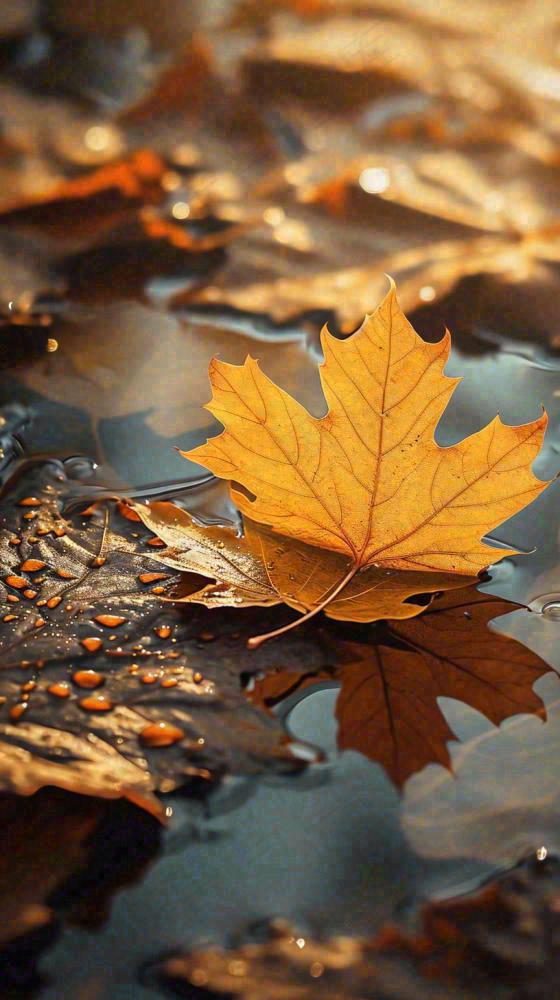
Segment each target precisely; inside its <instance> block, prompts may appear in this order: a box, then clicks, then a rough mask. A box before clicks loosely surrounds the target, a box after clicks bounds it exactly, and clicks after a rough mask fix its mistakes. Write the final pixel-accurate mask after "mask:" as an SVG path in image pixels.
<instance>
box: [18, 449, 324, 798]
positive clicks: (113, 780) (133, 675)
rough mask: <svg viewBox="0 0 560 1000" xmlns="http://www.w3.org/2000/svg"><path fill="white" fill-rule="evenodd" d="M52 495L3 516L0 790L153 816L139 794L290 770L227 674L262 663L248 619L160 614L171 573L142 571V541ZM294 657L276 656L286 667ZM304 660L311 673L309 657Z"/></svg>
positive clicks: (272, 731) (273, 736)
mask: <svg viewBox="0 0 560 1000" xmlns="http://www.w3.org/2000/svg"><path fill="white" fill-rule="evenodd" d="M51 469H52V467H51ZM59 478H60V476H59ZM64 486H65V484H64V483H63V484H62V488H64ZM60 488H61V484H60V481H59V479H58V480H57V477H56V475H55V476H54V477H53V476H52V475H49V472H48V467H47V470H44V471H43V472H42V473H39V475H28V476H26V477H25V478H24V479H23V480H22V481H20V482H19V483H18V489H17V493H16V492H15V490H14V491H13V494H12V498H10V499H9V500H8V501H5V502H4V505H3V516H4V519H5V522H6V521H7V526H6V528H5V529H4V531H3V532H2V535H1V546H0V552H1V556H2V564H3V565H2V584H1V591H2V595H3V599H2V618H3V623H2V632H3V642H2V652H1V657H0V663H1V666H2V673H1V685H0V688H1V698H2V703H1V706H0V718H1V719H2V720H3V721H1V722H0V741H1V744H2V746H1V750H2V753H1V754H0V783H1V784H2V787H4V788H5V789H9V790H13V791H17V792H20V793H24V794H29V793H30V792H32V791H34V790H35V789H36V788H38V787H41V786H42V785H45V784H49V785H57V786H59V787H62V788H66V789H68V790H74V791H81V792H82V793H89V794H95V795H101V796H106V797H109V798H114V797H119V796H127V797H129V798H131V799H132V800H133V801H135V802H137V803H139V804H141V805H143V806H146V807H148V808H149V809H151V810H153V811H156V812H157V811H158V804H157V802H156V800H155V799H154V797H153V791H154V790H164V791H170V790H171V789H173V788H175V787H176V786H177V785H180V784H182V783H184V782H185V781H187V782H188V781H189V780H191V779H199V780H202V781H203V782H205V781H206V782H208V781H210V779H212V778H214V777H216V776H219V775H220V774H222V773H223V772H227V771H230V770H233V771H236V772H254V771H259V770H261V769H262V768H263V767H267V768H269V767H272V768H273V769H274V768H275V767H277V768H279V769H288V770H289V769H291V768H292V767H294V766H298V760H299V763H300V764H301V757H300V758H298V757H297V748H295V746H294V751H293V752H292V749H291V746H292V745H291V744H290V741H289V738H288V737H287V736H286V734H285V733H284V730H283V729H282V726H281V725H280V724H279V723H277V722H276V721H274V720H272V719H270V717H267V716H266V715H264V714H262V713H261V712H259V711H257V710H255V709H253V708H252V707H251V706H249V705H248V703H247V701H246V699H245V698H244V696H243V694H242V692H241V687H240V675H241V674H242V673H243V672H244V671H250V670H251V669H254V670H258V669H261V668H262V667H265V666H266V665H267V664H268V663H269V662H270V661H269V659H267V656H268V654H267V653H266V651H264V652H263V655H262V656H261V657H260V658H259V657H257V658H256V659H255V658H254V657H253V656H252V654H251V653H249V651H247V650H246V648H245V639H246V636H247V635H248V634H251V630H252V629H254V621H251V619H250V618H249V619H248V620H247V619H243V617H241V618H239V619H238V620H237V621H236V622H235V623H231V622H228V620H227V618H219V619H212V622H211V625H210V622H209V619H208V616H207V613H204V612H202V613H199V614H198V615H195V614H192V613H191V614H190V615H187V614H186V613H185V612H184V610H183V609H181V608H174V607H173V606H171V605H162V602H161V594H162V593H163V592H164V588H165V586H166V585H167V583H168V581H169V580H170V577H171V575H170V573H169V572H167V571H165V570H162V567H161V565H160V564H157V563H155V562H154V561H153V560H151V559H150V553H152V552H156V551H159V550H158V549H157V548H154V547H153V545H152V543H153V541H154V539H153V538H152V537H151V536H149V537H148V536H147V534H146V533H145V532H143V531H142V528H141V525H140V524H139V523H138V522H135V521H130V520H128V519H125V518H120V517H119V515H118V514H117V513H116V512H115V511H114V510H112V509H110V508H108V509H107V513H108V518H107V517H104V516H102V515H101V514H99V515H98V514H96V513H94V514H93V515H92V516H91V518H90V519H89V520H88V519H86V520H85V522H84V523H83V524H82V525H80V522H79V520H78V522H77V523H74V524H70V523H68V522H67V521H65V520H63V519H62V518H61V517H60V514H59V513H58V509H57V491H58V490H60ZM21 501H24V503H23V504H22V503H21ZM137 529H138V530H137ZM278 620H280V622H282V618H280V619H278V616H276V617H275V618H273V624H276V623H278ZM284 620H285V619H284ZM210 627H213V628H215V630H216V631H214V632H211V631H210ZM212 640H214V641H212ZM302 643H303V640H301V639H300V640H294V641H293V642H292V643H291V644H287V645H286V646H285V647H284V649H285V652H286V655H287V656H288V658H289V659H290V662H294V663H297V662H299V661H300V659H301V656H302V649H305V648H306V647H305V646H302ZM308 655H311V656H312V657H313V658H314V659H315V663H316V665H317V666H318V667H320V666H321V665H322V664H323V663H324V654H323V653H322V652H321V649H320V646H319V645H318V644H317V643H315V644H314V646H313V648H312V650H311V652H310V653H309V652H308ZM302 753H306V751H302ZM313 756H314V755H313V752H312V751H309V752H307V759H313Z"/></svg>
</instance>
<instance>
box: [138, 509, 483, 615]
mask: <svg viewBox="0 0 560 1000" xmlns="http://www.w3.org/2000/svg"><path fill="white" fill-rule="evenodd" d="M129 504H130V507H131V509H132V510H133V512H134V513H136V514H138V516H139V517H140V519H141V520H142V521H143V522H144V524H145V525H146V527H148V528H150V530H151V531H153V532H154V533H155V535H156V536H158V537H159V538H161V540H162V541H164V542H165V543H166V548H165V550H163V551H162V553H161V555H159V556H158V555H157V554H156V555H154V559H155V561H156V562H160V563H162V564H163V565H164V566H168V567H172V568H173V569H177V570H182V571H183V574H184V576H183V578H182V581H181V583H180V584H179V585H178V587H176V588H175V589H174V590H173V593H172V595H171V596H172V597H173V600H175V601H180V602H185V603H200V604H204V605H206V607H209V608H218V607H236V606H239V605H243V606H251V605H260V606H263V607H265V606H268V605H273V604H279V603H281V602H283V603H285V604H288V605H289V606H290V607H292V608H296V609H297V610H298V611H307V610H308V609H309V608H314V607H317V605H318V604H319V603H320V602H321V600H322V599H323V597H324V595H325V593H327V592H328V591H329V589H330V588H331V587H332V581H333V579H336V578H337V577H340V576H343V575H344V574H345V572H346V567H347V560H346V559H345V557H344V556H342V555H341V554H340V553H338V552H329V551H328V550H327V549H321V548H318V547H316V546H312V545H306V544H305V543H304V542H296V541H294V540H293V539H288V538H285V537H283V536H281V535H278V534H276V533H275V532H273V531H270V529H268V528H267V527H266V526H265V525H260V524H257V523H256V522H255V521H251V520H250V519H249V518H247V517H246V518H244V519H243V528H244V534H243V537H240V536H239V535H238V534H237V532H236V531H235V530H234V529H233V528H228V527H221V526H212V527H207V526H202V525H199V524H197V522H196V520H195V519H194V518H193V516H192V515H191V514H190V513H188V512H187V511H185V510H183V509H182V508H180V507H177V506H175V505H174V504H172V503H163V502H157V501H156V502H154V503H150V504H141V503H132V502H129ZM467 579H468V580H470V582H473V583H474V582H475V580H476V579H477V578H476V577H469V578H467ZM464 583H465V577H464V576H459V575H458V574H457V573H443V572H438V573H432V572H429V571H426V572H421V571H418V570H401V569H397V568H392V567H391V568H386V567H383V568H381V567H376V566H372V567H370V568H368V569H366V570H365V571H364V572H362V573H360V574H358V575H356V576H354V577H353V579H352V580H350V581H349V582H348V584H347V585H346V586H345V588H344V591H343V592H342V593H341V594H340V595H338V596H337V597H334V598H333V600H332V602H330V603H329V604H328V605H326V606H325V612H326V614H327V615H328V616H329V617H330V618H338V619H343V620H344V621H358V622H369V621H371V620H372V617H376V618H385V617H388V616H395V617H399V618H410V617H412V616H413V615H417V614H418V613H419V612H420V611H421V610H422V608H423V607H424V604H423V603H422V604H419V603H417V602H416V603H415V602H413V601H411V600H409V598H412V597H413V596H414V595H418V594H420V593H428V592H433V591H434V590H436V589H437V590H447V589H448V588H451V589H454V588H456V587H461V586H463V585H464Z"/></svg>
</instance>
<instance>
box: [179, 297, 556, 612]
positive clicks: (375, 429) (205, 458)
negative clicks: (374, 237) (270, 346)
mask: <svg viewBox="0 0 560 1000" xmlns="http://www.w3.org/2000/svg"><path fill="white" fill-rule="evenodd" d="M321 341H322V347H323V352H324V357H325V360H324V362H323V364H322V365H321V366H320V376H321V384H322V388H323V393H324V396H325V399H326V402H327V405H328V411H327V413H326V415H325V416H323V417H320V418H317V417H313V416H311V415H310V413H309V412H308V411H307V410H306V409H305V408H304V407H303V406H302V405H301V404H300V403H298V402H297V401H296V400H295V399H293V398H292V397H291V396H290V395H288V393H286V392H285V391H284V390H283V389H281V388H280V387H279V386H277V385H276V384H275V383H273V382H272V381H271V380H270V379H269V378H267V376H266V375H264V373H263V372H262V371H261V370H260V368H259V365H258V363H257V362H256V361H255V360H253V359H252V358H247V360H246V361H245V364H244V365H242V366H234V365H229V364H226V363H224V362H222V361H217V360H214V361H212V363H211V366H210V380H211V383H212V389H213V397H212V401H211V402H210V403H208V404H207V409H209V410H210V412H211V413H212V414H213V415H214V416H215V417H216V418H217V419H218V420H220V421H221V422H222V424H223V425H224V428H225V429H224V431H223V433H222V434H220V435H219V436H218V437H216V438H212V439H210V440H208V441H207V443H206V444H204V445H201V446H200V447H198V448H195V449H193V450H192V451H189V452H184V453H182V454H184V455H185V457H187V458H189V459H191V460H193V461H196V462H199V463H200V464H201V465H205V466H206V467H207V468H209V469H210V470H211V471H212V472H214V473H215V475H217V476H220V477H221V478H223V479H228V480H232V481H233V485H232V488H231V493H232V497H233V499H234V501H235V502H236V503H237V505H238V507H239V508H240V510H241V511H242V513H243V514H244V515H246V516H247V517H249V518H250V519H251V520H254V521H257V522H259V524H264V525H268V526H269V527H271V528H272V529H274V530H275V531H277V532H278V533H280V534H282V535H284V536H286V537H288V538H289V539H294V540H295V541H296V542H297V543H301V542H303V543H305V544H307V545H311V546H316V547H319V548H321V549H325V550H327V551H328V552H330V553H339V554H340V555H342V556H343V557H344V559H345V565H344V567H342V568H341V570H340V572H339V573H338V574H337V577H336V578H335V579H334V580H333V581H332V584H331V586H330V587H329V589H328V590H327V592H326V593H325V594H323V597H322V599H321V601H320V602H319V603H318V604H317V605H316V606H315V610H319V609H320V608H322V607H323V606H325V605H326V604H329V603H330V602H332V601H333V600H334V598H335V597H337V595H338V594H339V593H340V592H341V591H343V590H344V588H345V587H346V586H347V584H348V583H349V582H350V581H351V580H352V579H353V578H354V577H355V576H356V574H357V573H358V572H360V571H364V570H367V569H368V568H372V569H379V568H382V569H387V570H388V569H393V570H404V571H413V572H425V571H428V572H441V571H443V572H447V573H449V572H451V573H460V574H464V575H471V576H472V575H474V574H476V573H478V572H479V571H480V570H482V569H483V568H484V567H485V566H487V565H488V564H489V563H490V562H492V561H494V560H495V559H496V550H495V549H493V548H491V547H490V546H488V545H486V544H484V543H482V542H481V537H482V536H483V535H485V534H486V533H487V532H488V531H489V530H490V529H492V528H494V527H496V526H497V525H498V524H499V523H500V522H501V521H503V520H505V519H506V518H508V517H511V516H512V515H513V514H514V513H516V512H517V511H519V510H520V509H521V508H523V507H525V506H526V505H527V504H528V503H530V502H531V501H532V500H534V499H535V498H536V497H537V496H538V495H539V493H541V492H542V490H543V489H544V488H545V486H546V485H547V484H546V483H544V482H542V481H541V480H539V479H537V478H536V477H535V476H534V475H533V473H532V472H531V464H532V462H533V461H534V459H535V458H536V456H537V454H538V452H539V449H540V446H541V442H542V437H543V434H544V429H545V427H546V420H547V418H546V415H545V414H544V413H543V415H542V416H541V417H539V418H538V419H537V420H535V421H532V422H531V423H528V424H524V425H521V426H506V425H505V424H503V423H502V422H501V420H500V418H499V417H496V418H495V419H494V420H493V421H492V422H491V423H490V424H488V425H487V426H486V427H484V428H483V429H482V430H481V431H478V432H477V433H475V434H473V435H471V436H470V437H468V438H466V439H465V440H463V441H461V442H459V443H458V444H455V445H452V446H450V447H447V448H441V447H440V446H439V445H438V444H437V443H436V441H435V439H434V431H435V428H436V426H437V424H438V422H439V419H440V417H441V416H442V414H443V411H444V410H445V407H446V405H447V403H448V401H449V399H450V397H451V395H452V392H453V390H454V388H455V386H456V385H457V382H458V381H459V380H458V379H451V378H448V377H447V376H445V375H444V374H443V369H444V366H445V363H446V361H447V359H448V356H449V349H450V338H449V334H446V335H445V337H444V338H443V340H442V341H440V342H439V343H437V344H429V343H426V342H424V341H423V340H422V339H421V338H420V337H419V336H418V335H417V334H416V333H415V331H414V329H413V328H412V326H411V325H410V323H409V322H408V320H407V319H406V317H405V316H404V314H403V313H402V311H401V309H400V307H399V305H398V302H397V299H396V293H395V287H394V284H393V283H391V288H390V291H389V293H388V294H387V295H386V297H385V298H384V300H383V301H382V303H381V304H380V306H379V307H378V308H377V309H376V311H375V312H374V313H373V314H372V315H370V316H367V317H366V319H365V320H364V323H363V324H362V326H361V327H360V329H359V330H358V331H357V332H356V333H355V334H354V335H353V336H351V337H349V338H347V339H346V340H337V339H335V338H334V337H333V336H332V335H331V334H330V333H329V332H328V330H326V329H325V330H323V334H322V338H321ZM236 484H240V486H241V487H242V489H241V488H240V487H239V486H238V485H236ZM248 494H249V495H248ZM507 554H511V550H501V551H500V558H501V557H502V556H504V555H507ZM428 589H429V588H428ZM434 589H435V588H434ZM417 592H418V591H417ZM400 604H402V600H396V601H395V610H394V611H392V610H391V609H388V608H387V607H386V606H384V608H383V613H382V614H381V615H375V614H372V615H371V620H373V619H375V618H376V617H394V616H396V617H398V608H399V605H400Z"/></svg>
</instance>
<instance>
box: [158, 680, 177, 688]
mask: <svg viewBox="0 0 560 1000" xmlns="http://www.w3.org/2000/svg"><path fill="white" fill-rule="evenodd" d="M177 683H178V682H177V678H176V677H164V678H163V680H162V682H161V687H162V688H172V687H176V686H177Z"/></svg>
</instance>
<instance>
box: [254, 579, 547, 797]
mask: <svg viewBox="0 0 560 1000" xmlns="http://www.w3.org/2000/svg"><path fill="white" fill-rule="evenodd" d="M518 607H519V605H515V604H511V603H509V602H508V601H502V600H501V599H500V598H498V597H493V596H491V595H489V594H484V593H480V592H479V591H477V590H476V589H474V588H472V587H468V588H464V589H462V590H459V591H455V592H453V593H448V594H445V595H442V596H438V597H436V599H435V600H434V601H433V603H432V604H431V605H430V606H429V608H427V609H426V610H425V611H424V614H423V615H422V616H421V617H420V618H419V619H418V620H417V621H414V622H406V621H400V622H391V623H390V624H388V625H380V626H376V628H375V630H374V631H373V633H372V636H371V639H370V640H369V641H368V642H354V641H347V640H346V639H337V638H336V637H335V638H334V639H332V638H331V642H332V652H333V663H334V665H333V666H332V667H331V669H330V671H329V672H327V673H325V672H324V671H323V672H321V673H320V674H319V675H318V676H317V677H315V678H314V677H313V674H312V673H311V672H310V671H309V669H308V668H307V667H305V668H304V669H305V673H303V674H300V676H299V677H298V674H295V673H294V672H293V671H286V670H283V671H281V672H280V673H279V674H271V675H270V676H267V677H265V678H264V679H262V680H257V681H256V683H255V687H254V689H253V691H252V692H251V694H250V696H249V697H250V698H251V700H252V701H253V702H254V703H255V704H257V705H261V706H263V707H271V706H272V705H275V704H277V703H278V702H279V701H281V700H282V698H283V697H285V696H286V695H287V694H288V693H293V692H294V691H296V690H297V691H301V690H303V689H305V688H309V687H312V686H313V684H316V683H320V682H322V681H324V680H325V679H327V678H329V679H331V680H338V681H340V683H341V685H342V686H341V690H340V694H339V696H338V700H337V703H336V718H337V721H338V746H339V748H340V749H341V750H357V751H359V752H360V753H362V754H364V756H365V757H369V758H370V759H371V760H375V761H377V762H378V763H380V764H382V765H383V767H384V768H385V770H386V771H387V773H388V774H389V775H390V776H391V778H392V780H393V781H394V782H395V783H396V784H398V785H402V784H403V783H404V782H405V781H406V779H407V778H408V777H410V775H411V774H414V773H415V772H416V771H419V770H421V768H423V767H425V766H426V765H427V764H431V763H439V764H441V765H443V767H448V766H449V762H450V757H449V752H448V749H447V743H448V741H449V740H451V739H453V732H452V731H451V729H450V728H449V726H448V725H447V722H446V721H445V718H444V716H443V715H442V713H441V711H440V708H439V707H438V703H437V699H438V698H439V697H443V696H445V697H448V698H455V699H457V700H459V701H463V702H467V704H469V705H471V706H472V707H473V708H476V709H478V711H480V712H483V713H484V714H485V715H486V716H488V718H490V719H491V720H492V722H494V723H495V724H496V725H498V724H499V723H500V722H502V721H503V720H504V719H506V718H508V717H509V716H511V715H516V714H518V713H521V712H534V713H538V714H541V715H542V714H543V712H544V710H543V706H542V701H541V699H540V697H539V696H538V695H537V694H535V692H534V691H533V687H532V686H533V684H534V682H535V681H536V680H537V679H538V678H539V677H541V676H542V674H544V673H546V672H548V671H549V669H550V668H549V667H548V665H547V664H546V663H545V662H544V660H542V659H541V658H540V657H539V656H537V654H536V653H533V652H531V651H530V650H528V649H527V648H526V647H525V646H523V645H522V644H521V643H520V642H516V640H515V639H511V638H508V637H507V636H504V635H501V634H497V633H496V632H495V631H491V630H490V629H489V628H488V622H490V621H491V620H493V619H495V618H497V617H498V616H500V615H504V614H507V613H508V612H510V611H514V610H516V608H518ZM326 641H327V640H326ZM535 725H538V723H537V722H536V720H535ZM445 774H446V772H443V771H442V772H440V780H441V781H442V782H443V783H444V784H445V777H444V776H445Z"/></svg>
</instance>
